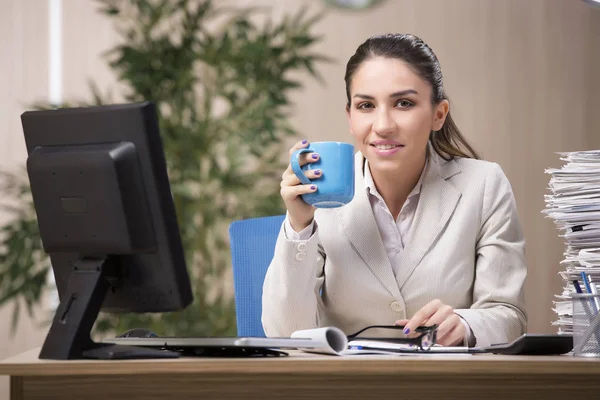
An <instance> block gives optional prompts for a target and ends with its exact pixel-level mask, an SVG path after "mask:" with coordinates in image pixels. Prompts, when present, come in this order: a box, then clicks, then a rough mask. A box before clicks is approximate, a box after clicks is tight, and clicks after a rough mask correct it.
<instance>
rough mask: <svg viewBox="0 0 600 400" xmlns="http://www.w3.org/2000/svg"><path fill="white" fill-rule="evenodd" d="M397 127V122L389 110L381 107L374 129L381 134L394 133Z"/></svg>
mask: <svg viewBox="0 0 600 400" xmlns="http://www.w3.org/2000/svg"><path fill="white" fill-rule="evenodd" d="M395 129H396V123H395V122H394V119H393V118H392V116H391V115H390V113H389V112H388V111H387V110H383V109H380V110H379V111H378V112H377V116H376V117H375V121H374V122H373V131H375V132H376V133H378V134H380V135H385V134H387V133H392V132H394V131H395Z"/></svg>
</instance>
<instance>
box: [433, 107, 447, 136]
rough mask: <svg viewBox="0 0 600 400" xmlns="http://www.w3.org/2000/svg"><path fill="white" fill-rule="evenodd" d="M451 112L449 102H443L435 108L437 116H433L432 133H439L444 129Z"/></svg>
mask: <svg viewBox="0 0 600 400" xmlns="http://www.w3.org/2000/svg"><path fill="white" fill-rule="evenodd" d="M449 111H450V103H448V100H442V101H440V102H439V103H438V105H437V106H436V107H435V114H434V115H433V126H432V129H431V130H432V131H439V130H440V129H442V126H444V122H445V121H446V116H447V115H448V112H449Z"/></svg>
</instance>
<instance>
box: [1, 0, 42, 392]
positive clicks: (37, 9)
mask: <svg viewBox="0 0 600 400" xmlns="http://www.w3.org/2000/svg"><path fill="white" fill-rule="evenodd" d="M1 5H2V11H1V12H0V89H1V90H0V170H4V169H8V170H13V169H14V168H18V167H19V166H22V165H23V162H24V160H25V156H26V152H25V144H24V142H23V139H22V133H21V122H20V118H19V116H20V114H21V113H22V112H23V111H25V110H26V109H27V105H28V104H31V103H32V102H33V101H36V100H38V99H40V98H44V97H46V96H47V93H48V69H47V65H48V34H47V31H48V7H47V2H46V1H39V0H2V1H1ZM7 217H8V216H7V215H6V214H5V213H3V212H2V210H1V209H0V224H1V223H4V222H5V221H6V219H7ZM12 312H13V305H10V306H5V307H3V308H0V359H4V358H6V357H9V356H12V355H15V354H18V353H21V352H23V351H25V350H27V349H30V348H31V347H34V346H39V345H40V344H41V343H42V340H43V337H44V334H45V332H44V331H43V330H42V329H40V328H39V327H38V324H39V323H38V321H37V320H36V321H34V320H32V319H31V318H29V316H28V315H27V314H26V313H22V314H21V316H20V323H19V324H18V327H17V330H16V332H15V334H14V335H12V334H11V329H10V327H11V318H12ZM35 315H36V316H40V317H41V313H39V312H38V313H36V314H35ZM7 398H8V378H7V377H0V399H7Z"/></svg>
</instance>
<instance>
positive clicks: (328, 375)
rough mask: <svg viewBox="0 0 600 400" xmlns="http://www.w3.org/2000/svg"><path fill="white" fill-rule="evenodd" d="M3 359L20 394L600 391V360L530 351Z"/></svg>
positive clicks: (565, 394)
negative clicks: (500, 353) (505, 353)
mask: <svg viewBox="0 0 600 400" xmlns="http://www.w3.org/2000/svg"><path fill="white" fill-rule="evenodd" d="M38 354H39V349H34V350H31V351H28V352H26V353H23V354H21V355H18V356H16V357H12V358H9V359H7V360H4V361H2V362H0V375H10V376H11V398H12V399H67V398H68V399H90V400H93V399H118V398H124V399H128V400H134V399H145V400H146V399H158V400H166V399H172V398H173V399H174V398H177V399H184V398H194V399H213V398H214V399H234V398H239V399H249V398H260V399H263V400H266V399H267V398H285V399H306V398H318V399H329V398H341V399H344V400H347V399H361V400H364V399H376V400H382V399H387V398H390V399H395V400H398V399H407V400H408V399H411V400H426V399H435V400H442V399H503V400H506V399H509V400H516V399H560V400H565V399H570V398H575V397H577V398H581V399H597V398H600V360H598V359H584V358H574V357H571V356H560V357H521V356H494V355H477V356H464V355H462V356H461V355H458V356H449V355H443V356H440V355H438V356H425V357H423V356H422V357H413V356H411V357H406V356H398V357H394V356H354V357H335V356H319V355H310V354H305V353H291V355H290V356H289V357H282V358H270V359H207V358H185V359H175V360H150V361H148V360H135V361H87V360H86V361H45V360H38V358H37V356H38Z"/></svg>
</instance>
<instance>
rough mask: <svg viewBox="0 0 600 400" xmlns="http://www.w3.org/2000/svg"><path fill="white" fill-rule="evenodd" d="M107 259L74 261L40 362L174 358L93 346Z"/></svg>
mask: <svg viewBox="0 0 600 400" xmlns="http://www.w3.org/2000/svg"><path fill="white" fill-rule="evenodd" d="M112 264H113V263H112V262H110V258H102V259H99V258H83V259H80V260H77V261H76V262H75V264H74V266H73V272H71V276H70V278H69V284H68V290H67V293H66V294H65V296H64V297H63V299H62V300H61V302H60V305H59V306H58V309H57V310H56V315H55V316H54V319H53V320H52V326H51V327H50V330H49V332H48V336H46V340H45V341H44V345H43V346H42V350H41V351H40V355H39V358H40V359H46V360H72V359H82V358H93V359H139V358H176V357H179V353H177V352H174V351H167V350H159V349H149V348H144V347H135V346H124V345H114V344H103V343H95V342H94V341H92V339H91V337H90V333H91V331H92V327H93V325H94V322H95V321H96V318H97V317H98V313H99V312H100V309H101V307H102V303H103V302H104V297H105V296H106V293H107V291H108V289H109V278H110V277H112V276H114V271H115V270H116V268H115V266H114V265H112Z"/></svg>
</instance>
